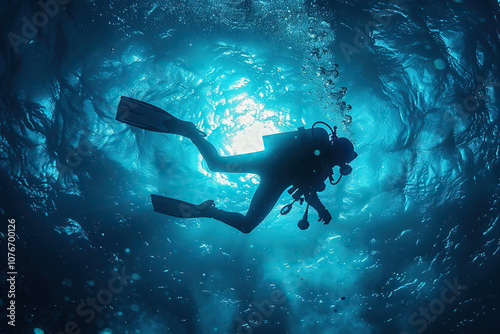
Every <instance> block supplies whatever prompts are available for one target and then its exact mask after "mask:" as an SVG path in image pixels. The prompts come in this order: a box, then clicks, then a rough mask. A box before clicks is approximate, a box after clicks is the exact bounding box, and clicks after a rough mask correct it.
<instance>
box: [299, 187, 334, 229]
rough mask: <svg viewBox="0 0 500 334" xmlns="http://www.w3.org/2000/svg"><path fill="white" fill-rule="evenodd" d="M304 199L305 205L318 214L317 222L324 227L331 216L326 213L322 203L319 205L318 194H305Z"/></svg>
mask: <svg viewBox="0 0 500 334" xmlns="http://www.w3.org/2000/svg"><path fill="white" fill-rule="evenodd" d="M304 197H305V198H306V201H307V203H309V204H310V205H311V206H312V207H313V208H314V209H315V210H316V211H317V212H318V215H319V219H318V221H322V222H324V224H325V225H326V224H328V223H329V222H330V221H331V220H332V215H331V214H330V212H328V210H327V209H326V208H325V206H324V205H323V203H321V201H320V200H319V197H318V194H317V193H316V192H315V191H314V192H309V193H308V192H306V193H305V194H304Z"/></svg>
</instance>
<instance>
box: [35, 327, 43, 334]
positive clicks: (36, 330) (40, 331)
mask: <svg viewBox="0 0 500 334" xmlns="http://www.w3.org/2000/svg"><path fill="white" fill-rule="evenodd" d="M33 333H35V334H44V331H43V330H42V329H40V328H33Z"/></svg>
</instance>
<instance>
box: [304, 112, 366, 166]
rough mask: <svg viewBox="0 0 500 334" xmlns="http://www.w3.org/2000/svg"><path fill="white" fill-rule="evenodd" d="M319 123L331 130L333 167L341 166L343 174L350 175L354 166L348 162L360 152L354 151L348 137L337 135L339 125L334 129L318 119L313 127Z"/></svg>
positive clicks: (331, 161)
mask: <svg viewBox="0 0 500 334" xmlns="http://www.w3.org/2000/svg"><path fill="white" fill-rule="evenodd" d="M317 124H323V125H325V126H327V127H328V128H329V129H330V131H331V134H330V144H331V146H330V158H329V159H328V160H330V159H331V160H330V163H331V164H332V167H334V166H339V167H340V174H342V175H349V174H350V173H351V171H352V167H351V166H349V165H348V164H349V163H350V162H351V161H353V160H354V159H356V157H357V156H358V154H357V153H356V152H354V146H353V145H352V143H351V141H350V140H349V139H347V138H344V137H342V138H339V137H338V136H337V127H336V126H334V127H333V129H332V128H331V127H330V125H328V124H327V123H325V122H322V121H318V122H316V123H314V124H313V126H312V128H313V129H314V127H315V126H316V125H317Z"/></svg>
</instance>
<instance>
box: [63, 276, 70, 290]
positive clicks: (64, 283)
mask: <svg viewBox="0 0 500 334" xmlns="http://www.w3.org/2000/svg"><path fill="white" fill-rule="evenodd" d="M62 285H63V286H65V287H68V288H71V287H72V286H73V282H71V280H70V279H67V278H65V279H63V280H62Z"/></svg>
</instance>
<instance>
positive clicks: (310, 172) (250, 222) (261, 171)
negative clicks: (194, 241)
mask: <svg viewBox="0 0 500 334" xmlns="http://www.w3.org/2000/svg"><path fill="white" fill-rule="evenodd" d="M116 119H117V120H118V121H120V122H123V123H127V124H130V125H133V126H136V127H139V128H142V129H145V130H149V131H155V132H163V133H171V134H177V135H181V136H184V137H187V138H189V139H190V140H191V142H192V143H193V144H194V145H196V147H197V148H198V150H199V151H200V153H201V155H202V156H203V158H204V159H205V161H206V163H207V165H208V167H209V168H210V169H211V170H212V171H214V172H223V173H253V174H257V175H259V176H260V184H259V186H258V188H257V190H256V192H255V194H254V196H253V198H252V201H251V203H250V207H249V209H248V212H247V213H246V214H245V215H243V214H241V213H237V212H228V211H224V210H220V209H217V208H216V207H215V203H214V201H213V200H208V201H205V202H203V203H201V204H199V205H195V204H192V203H188V202H184V201H181V200H177V199H173V198H168V197H162V196H158V195H151V201H152V203H153V208H154V210H155V211H157V212H160V213H163V214H166V215H169V216H174V217H180V218H197V217H206V218H213V219H216V220H220V221H222V222H223V223H225V224H227V225H229V226H232V227H234V228H236V229H238V230H239V231H241V232H243V233H250V232H251V231H252V230H253V229H254V228H255V227H256V226H258V225H259V224H260V223H261V222H262V221H263V220H264V218H265V217H266V216H267V215H268V214H269V213H270V212H271V210H272V209H273V208H274V206H275V204H276V202H277V201H278V199H279V198H280V196H281V194H282V193H283V192H284V191H285V190H286V189H287V188H290V189H289V190H288V193H290V194H291V195H292V198H293V200H294V201H293V202H292V203H291V204H288V205H287V206H285V207H284V208H283V209H282V210H281V213H282V214H287V213H288V212H289V211H290V210H291V208H292V205H293V204H294V203H295V202H297V201H298V202H300V204H302V203H303V202H304V201H306V202H307V203H308V205H307V208H306V211H305V214H304V218H303V219H302V220H301V221H300V222H299V228H300V229H302V230H304V229H307V228H308V227H309V222H308V221H307V214H308V210H309V205H311V206H312V207H313V208H314V209H315V210H316V211H317V212H318V215H319V221H323V222H324V224H328V223H329V222H330V221H331V219H332V216H331V214H330V212H329V211H328V210H327V209H326V208H325V206H324V205H323V204H322V203H321V201H320V200H319V197H318V195H317V193H318V192H321V191H323V190H325V181H326V179H329V180H330V183H332V184H337V183H338V182H339V181H340V178H342V176H343V175H348V174H350V173H351V171H352V168H351V166H349V165H348V164H349V163H350V162H351V161H352V160H354V159H355V158H356V157H357V153H356V152H354V147H353V145H352V143H351V142H350V141H349V140H348V139H347V138H338V137H337V134H336V127H334V129H335V130H332V129H331V127H330V126H329V125H328V124H326V123H324V122H316V123H315V124H314V125H313V127H312V128H310V129H305V128H304V127H300V128H298V130H297V131H292V132H285V133H278V134H274V135H268V136H264V137H263V140H264V147H265V149H264V150H263V151H259V152H254V153H247V154H241V155H233V156H221V155H219V153H218V152H217V149H216V148H215V147H214V146H213V145H212V144H211V143H210V142H209V141H208V140H206V139H205V137H206V134H205V133H203V132H202V131H200V130H198V129H197V128H196V126H195V125H194V124H193V123H191V122H187V121H182V120H180V119H178V118H176V117H174V116H172V115H171V114H169V113H167V112H166V111H164V110H162V109H160V108H158V107H155V106H153V105H151V104H148V103H145V102H142V101H139V100H135V99H132V98H129V97H124V96H122V98H121V101H120V104H119V106H118V112H117V116H116ZM320 123H321V124H323V125H326V126H327V127H328V128H329V129H330V130H331V133H330V135H329V134H328V132H327V131H326V130H325V129H323V128H319V127H316V125H317V124H320ZM335 166H339V167H340V174H341V176H340V178H339V180H338V181H337V182H333V168H334V167H335Z"/></svg>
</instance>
